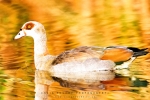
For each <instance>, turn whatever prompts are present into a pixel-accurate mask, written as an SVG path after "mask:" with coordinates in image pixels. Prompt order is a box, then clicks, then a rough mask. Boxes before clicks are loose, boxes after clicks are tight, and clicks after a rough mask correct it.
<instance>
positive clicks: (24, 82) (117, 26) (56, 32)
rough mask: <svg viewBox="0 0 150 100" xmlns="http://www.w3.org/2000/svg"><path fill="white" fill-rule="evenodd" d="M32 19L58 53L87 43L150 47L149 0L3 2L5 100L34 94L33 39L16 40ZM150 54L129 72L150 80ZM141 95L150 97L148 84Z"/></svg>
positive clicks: (1, 91)
mask: <svg viewBox="0 0 150 100" xmlns="http://www.w3.org/2000/svg"><path fill="white" fill-rule="evenodd" d="M30 20H34V21H38V22H40V23H42V24H43V25H44V26H45V29H46V32H47V37H48V46H49V50H50V53H51V54H53V55H57V54H59V53H61V52H63V51H65V50H69V49H72V48H75V47H77V46H83V45H87V46H91V45H92V46H110V45H124V46H134V47H139V48H150V1H149V0H0V100H10V98H14V99H13V100H30V99H31V100H32V99H33V97H34V69H35V67H34V63H33V45H34V44H33V40H32V38H30V37H27V38H22V39H19V40H13V38H14V36H15V35H16V34H17V33H18V32H19V30H20V28H21V27H22V25H23V24H24V23H25V22H27V21H30ZM149 58H150V56H149V55H147V56H145V57H141V58H139V59H138V60H136V61H135V62H134V63H133V65H132V69H131V72H130V73H132V75H133V74H134V75H135V74H136V75H139V76H138V77H140V78H143V79H144V80H146V81H147V82H149V81H150V80H149V79H150V77H149V76H150V74H149V73H150V68H149V66H150V63H149V61H150V59H149ZM141 66H142V67H141ZM125 80H126V79H125ZM125 80H124V81H125ZM124 81H123V82H124ZM115 83H118V82H115ZM57 85H58V84H57ZM139 93H143V94H142V95H140V96H138V97H137V98H138V100H142V99H141V98H142V97H145V100H146V99H147V100H148V98H149V96H148V95H147V94H148V93H150V88H149V85H148V86H147V87H146V88H142V90H141V91H140V92H139ZM120 94H122V95H121V96H120V97H119V96H116V95H115V97H116V98H118V100H120V99H119V98H121V97H122V96H123V95H124V92H123V93H122V92H121V93H120ZM23 95H24V96H23ZM124 96H125V97H126V98H127V97H128V96H129V98H127V99H130V100H133V99H132V98H133V97H135V96H137V94H133V93H131V94H130V93H126V95H124ZM130 97H131V98H130ZM135 98H136V97H135ZM57 99H58V98H57ZM105 99H106V98H105ZM111 100H112V98H111ZM115 100H116V99H115ZM135 100H136V99H135Z"/></svg>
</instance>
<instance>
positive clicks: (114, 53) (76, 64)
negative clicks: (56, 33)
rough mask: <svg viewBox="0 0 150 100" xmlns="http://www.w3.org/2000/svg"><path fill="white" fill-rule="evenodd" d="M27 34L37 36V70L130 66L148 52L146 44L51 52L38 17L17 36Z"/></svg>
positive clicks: (73, 69)
mask: <svg viewBox="0 0 150 100" xmlns="http://www.w3.org/2000/svg"><path fill="white" fill-rule="evenodd" d="M24 36H29V37H32V38H33V40H34V63H35V67H36V69H38V70H51V71H54V72H63V71H64V72H69V71H70V73H71V72H82V71H87V72H90V71H97V70H116V69H123V68H129V65H130V64H131V63H132V62H133V61H134V60H135V59H136V58H137V57H139V56H143V55H146V54H148V53H149V52H148V50H147V48H143V49H139V48H136V47H128V46H107V47H99V46H80V47H76V48H74V49H70V50H67V51H64V52H62V53H60V54H59V55H56V56H54V55H51V54H50V53H49V50H48V47H47V36H46V31H45V28H44V26H43V25H42V24H41V23H40V22H37V21H28V22H26V23H25V24H23V26H22V27H21V28H20V31H19V33H18V34H17V35H16V36H15V37H14V39H19V38H22V37H24Z"/></svg>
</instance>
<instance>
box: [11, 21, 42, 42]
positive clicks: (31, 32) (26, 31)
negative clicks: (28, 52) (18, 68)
mask: <svg viewBox="0 0 150 100" xmlns="http://www.w3.org/2000/svg"><path fill="white" fill-rule="evenodd" d="M43 34H45V29H44V26H43V25H42V24H41V23H39V22H36V21H29V22H26V23H25V24H24V25H23V26H22V27H21V29H20V31H19V33H18V34H17V35H16V36H15V38H14V39H19V38H21V37H24V36H30V37H32V38H36V37H39V36H42V35H43Z"/></svg>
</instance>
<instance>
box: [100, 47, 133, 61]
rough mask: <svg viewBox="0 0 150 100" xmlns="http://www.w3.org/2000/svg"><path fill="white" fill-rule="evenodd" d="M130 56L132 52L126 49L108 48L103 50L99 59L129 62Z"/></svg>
mask: <svg viewBox="0 0 150 100" xmlns="http://www.w3.org/2000/svg"><path fill="white" fill-rule="evenodd" d="M132 55H133V51H131V50H129V49H127V48H109V49H106V50H105V52H104V55H103V56H102V57H101V58H100V59H102V60H112V61H114V62H120V61H126V60H129V59H130V58H131V57H132Z"/></svg>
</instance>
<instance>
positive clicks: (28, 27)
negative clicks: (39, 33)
mask: <svg viewBox="0 0 150 100" xmlns="http://www.w3.org/2000/svg"><path fill="white" fill-rule="evenodd" d="M33 27H34V24H33V23H27V24H26V25H25V27H24V29H26V30H31V29H32V28H33Z"/></svg>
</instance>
